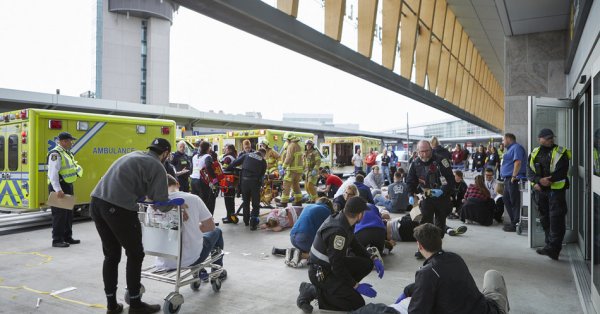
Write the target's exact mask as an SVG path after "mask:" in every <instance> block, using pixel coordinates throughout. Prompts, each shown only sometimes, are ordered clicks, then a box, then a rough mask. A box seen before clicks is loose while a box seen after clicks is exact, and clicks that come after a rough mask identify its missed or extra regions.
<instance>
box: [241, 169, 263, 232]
mask: <svg viewBox="0 0 600 314" xmlns="http://www.w3.org/2000/svg"><path fill="white" fill-rule="evenodd" d="M240 181H241V186H242V209H243V211H244V223H245V224H246V225H247V224H249V223H250V217H252V218H258V214H259V213H260V188H261V185H262V184H261V183H260V179H258V178H253V177H242V178H241V180H240ZM250 202H252V213H251V212H250Z"/></svg>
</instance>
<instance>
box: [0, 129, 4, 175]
mask: <svg viewBox="0 0 600 314" xmlns="http://www.w3.org/2000/svg"><path fill="white" fill-rule="evenodd" d="M0 170H4V136H0Z"/></svg>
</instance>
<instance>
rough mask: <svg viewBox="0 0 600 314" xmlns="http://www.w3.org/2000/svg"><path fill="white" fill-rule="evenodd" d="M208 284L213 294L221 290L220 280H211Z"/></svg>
mask: <svg viewBox="0 0 600 314" xmlns="http://www.w3.org/2000/svg"><path fill="white" fill-rule="evenodd" d="M210 284H211V285H212V289H213V291H214V292H219V290H221V279H219V278H216V279H213V280H211V281H210Z"/></svg>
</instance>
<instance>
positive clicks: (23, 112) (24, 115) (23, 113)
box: [21, 109, 29, 119]
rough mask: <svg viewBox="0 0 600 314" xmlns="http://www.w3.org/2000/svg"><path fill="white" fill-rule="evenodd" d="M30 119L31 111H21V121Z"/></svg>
mask: <svg viewBox="0 0 600 314" xmlns="http://www.w3.org/2000/svg"><path fill="white" fill-rule="evenodd" d="M28 117H29V111H28V110H27V109H23V110H21V119H27V118H28Z"/></svg>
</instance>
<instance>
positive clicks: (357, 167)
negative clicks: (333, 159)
mask: <svg viewBox="0 0 600 314" xmlns="http://www.w3.org/2000/svg"><path fill="white" fill-rule="evenodd" d="M352 164H353V165H354V174H355V175H356V173H358V172H359V171H362V170H363V159H362V157H361V155H360V148H359V149H357V150H356V154H354V156H352Z"/></svg>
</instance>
